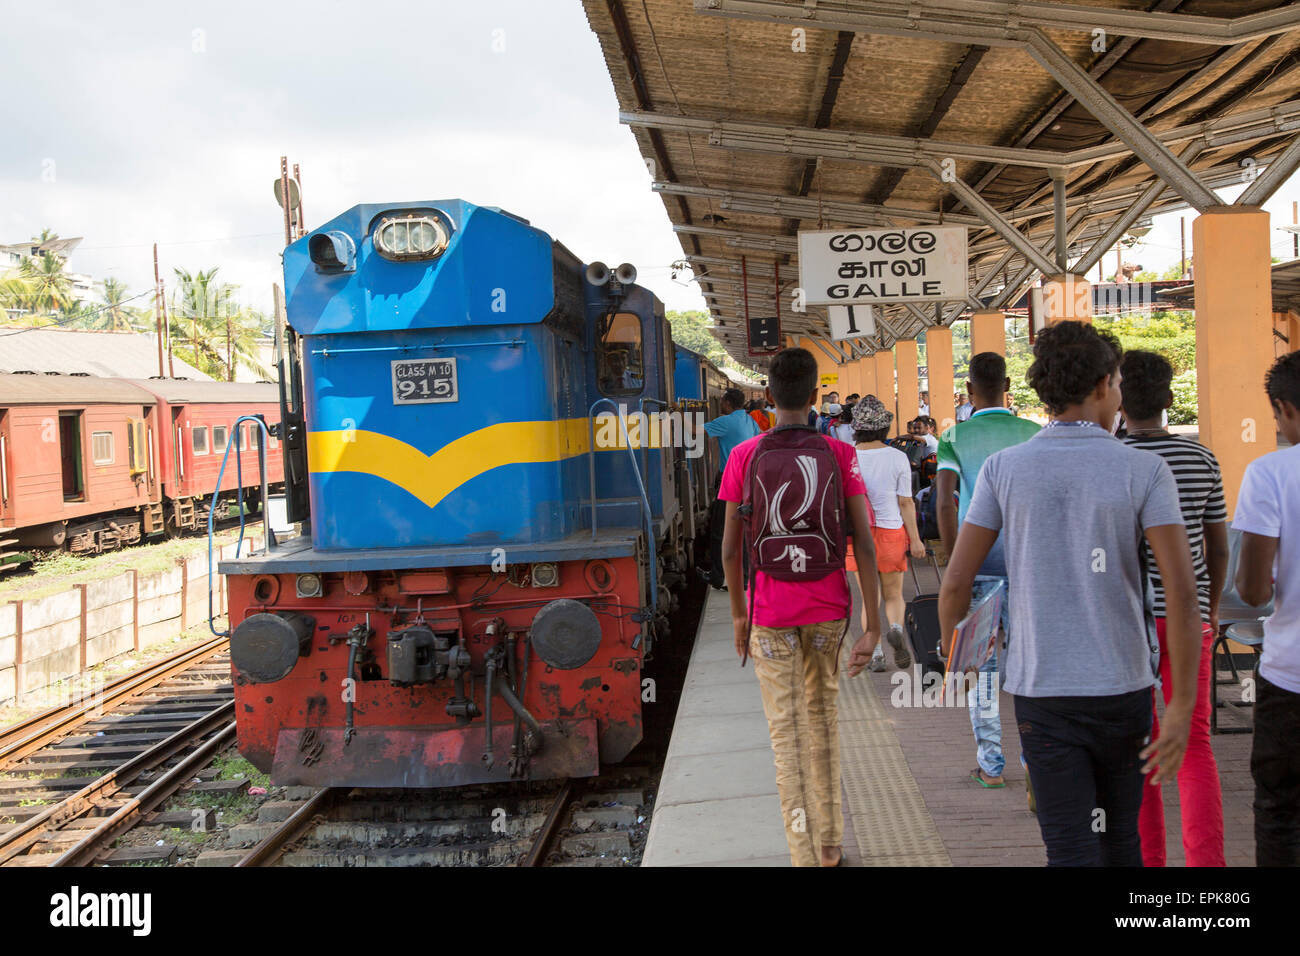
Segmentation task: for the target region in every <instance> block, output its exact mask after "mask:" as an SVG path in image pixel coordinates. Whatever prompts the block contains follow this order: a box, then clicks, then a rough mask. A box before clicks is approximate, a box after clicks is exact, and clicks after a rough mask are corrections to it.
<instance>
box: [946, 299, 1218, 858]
mask: <svg viewBox="0 0 1300 956" xmlns="http://www.w3.org/2000/svg"><path fill="white" fill-rule="evenodd" d="M1034 359H1035V361H1034V364H1033V365H1032V366H1030V368H1029V372H1028V373H1027V376H1026V378H1027V379H1028V381H1029V383H1030V384H1031V385H1032V386H1033V387H1034V388H1035V389H1036V390H1037V391H1038V394H1039V397H1040V398H1041V399H1042V400H1043V403H1044V404H1045V405H1046V406H1047V408H1048V411H1049V412H1051V414H1052V421H1051V422H1049V423H1048V425H1047V427H1045V428H1044V429H1043V430H1042V431H1041V432H1039V433H1038V434H1037V435H1035V436H1034V437H1033V438H1030V439H1029V440H1028V441H1026V442H1023V443H1022V444H1020V445H1016V446H1014V447H1012V448H1008V449H1005V450H1003V451H1000V452H997V453H995V454H994V455H992V456H990V457H989V459H988V460H987V461H986V462H985V463H984V467H983V468H982V469H981V471H980V474H979V478H978V480H977V481H976V485H975V495H974V498H973V500H972V501H971V504H970V508H969V509H968V510H967V512H966V520H965V522H964V523H963V524H962V527H961V531H960V533H959V534H958V537H957V544H956V547H955V548H954V550H953V554H952V558H951V559H950V560H949V564H948V572H947V574H946V576H945V578H944V581H943V587H942V589H941V591H940V595H939V614H940V625H941V628H942V633H943V634H944V635H945V645H946V644H947V643H948V641H949V640H950V639H951V638H950V637H949V636H950V635H951V634H952V631H953V628H954V627H955V626H956V624H957V622H958V621H959V620H960V619H961V618H962V617H963V616H964V615H965V613H966V610H967V608H968V607H969V606H970V592H971V585H972V583H973V581H974V579H975V575H976V573H977V572H978V570H979V567H980V564H981V563H982V562H983V560H984V558H985V556H986V555H987V554H988V553H989V551H990V549H991V548H992V547H993V545H994V543H995V542H996V541H997V540H998V537H999V534H1000V535H1001V537H1002V542H1003V546H1004V552H1005V555H1006V563H1007V576H1008V578H1009V579H1010V584H1011V593H1010V608H1011V618H1012V620H1014V621H1016V632H1015V634H1014V635H1013V636H1012V638H1011V640H1010V641H1008V644H1007V655H1006V665H1005V666H1006V690H1007V691H1008V692H1009V693H1011V694H1013V695H1014V697H1015V706H1016V721H1017V723H1018V725H1019V727H1020V741H1021V749H1022V751H1023V753H1024V756H1025V759H1026V761H1027V763H1028V767H1029V775H1030V779H1031V781H1032V783H1033V787H1034V794H1035V797H1036V800H1037V805H1038V822H1039V827H1040V829H1041V831H1042V834H1043V842H1044V843H1045V844H1046V846H1047V859H1048V864H1049V865H1054V866H1070V865H1075V866H1080V865H1083V866H1087V865H1092V866H1096V865H1115V866H1141V865H1142V852H1141V845H1140V842H1139V839H1138V827H1137V821H1138V810H1139V808H1140V806H1141V803H1142V779H1143V777H1142V774H1143V773H1146V772H1148V771H1151V770H1153V769H1154V770H1155V775H1154V779H1155V780H1157V781H1162V780H1166V779H1172V778H1173V777H1174V775H1175V774H1176V773H1177V771H1178V767H1179V765H1180V764H1181V762H1182V758H1183V752H1184V750H1185V749H1186V746H1187V734H1188V728H1189V725H1190V720H1191V713H1192V706H1193V704H1194V702H1195V698H1196V693H1195V675H1196V664H1197V657H1198V652H1199V650H1200V613H1199V610H1198V608H1197V604H1196V581H1195V577H1194V575H1193V572H1192V560H1191V553H1190V550H1189V548H1188V544H1187V532H1186V528H1185V526H1184V524H1183V519H1182V513H1181V511H1180V509H1179V504H1178V492H1177V487H1176V485H1175V484H1174V478H1173V474H1172V472H1170V470H1169V466H1168V465H1166V464H1165V462H1164V461H1163V460H1162V459H1161V458H1159V457H1158V456H1156V455H1152V454H1150V453H1149V452H1143V451H1139V450H1137V449H1135V448H1130V447H1128V446H1126V445H1124V444H1123V443H1121V442H1119V441H1117V440H1116V439H1115V438H1114V437H1112V435H1111V434H1110V431H1109V428H1110V425H1111V423H1112V422H1113V421H1114V419H1115V416H1116V414H1117V412H1118V410H1119V405H1120V389H1119V379H1120V376H1119V360H1120V350H1119V347H1118V345H1117V344H1116V343H1115V342H1114V340H1113V339H1111V338H1110V337H1108V336H1103V335H1102V334H1100V333H1098V332H1097V330H1096V329H1094V328H1093V327H1092V326H1091V325H1088V324H1086V323H1081V322H1061V323H1058V324H1056V325H1054V326H1051V327H1050V328H1048V329H1045V330H1044V331H1043V332H1042V333H1041V334H1040V336H1039V338H1038V341H1037V343H1036V344H1035V347H1034ZM1144 537H1145V539H1146V540H1147V542H1148V543H1149V544H1150V547H1151V553H1152V554H1153V555H1154V557H1155V560H1156V563H1157V564H1158V566H1159V569H1160V574H1161V578H1162V579H1163V580H1164V582H1165V595H1166V606H1167V615H1168V618H1167V620H1168V626H1167V634H1168V646H1169V656H1170V664H1171V671H1172V673H1173V675H1174V681H1173V683H1174V696H1173V697H1172V698H1171V700H1170V704H1169V706H1168V708H1167V709H1166V716H1165V720H1164V722H1163V725H1162V728H1161V731H1162V732H1161V735H1160V739H1159V740H1157V741H1154V742H1152V741H1151V740H1150V733H1151V690H1150V688H1151V686H1152V685H1153V683H1154V677H1153V668H1152V655H1153V651H1154V649H1155V648H1156V647H1157V645H1156V643H1155V637H1154V630H1153V626H1154V625H1153V620H1152V618H1151V614H1150V607H1149V605H1148V604H1147V599H1146V598H1147V589H1146V581H1145V569H1144V567H1143V564H1142V548H1141V543H1142V539H1143V538H1144ZM1144 760H1145V761H1146V763H1145V764H1144V763H1143V761H1144Z"/></svg>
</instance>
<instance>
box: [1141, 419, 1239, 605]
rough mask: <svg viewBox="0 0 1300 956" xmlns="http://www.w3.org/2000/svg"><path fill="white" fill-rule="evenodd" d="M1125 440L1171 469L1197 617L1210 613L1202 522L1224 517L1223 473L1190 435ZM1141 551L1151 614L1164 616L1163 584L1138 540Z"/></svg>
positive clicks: (1208, 450)
mask: <svg viewBox="0 0 1300 956" xmlns="http://www.w3.org/2000/svg"><path fill="white" fill-rule="evenodd" d="M1124 442H1125V444H1128V445H1132V446H1133V447H1135V448H1140V449H1142V450H1143V451H1149V452H1153V453H1154V454H1157V455H1159V456H1160V457H1161V458H1163V459H1164V460H1165V462H1166V463H1167V464H1168V465H1169V468H1170V470H1171V471H1172V472H1173V473H1174V481H1175V482H1176V483H1177V485H1178V503H1179V505H1180V506H1181V508H1182V512H1183V524H1185V525H1187V541H1188V543H1189V544H1190V545H1191V546H1192V568H1193V569H1194V570H1195V571H1196V595H1197V599H1198V601H1199V603H1200V605H1201V617H1202V618H1204V619H1206V620H1209V617H1210V571H1209V568H1208V567H1207V566H1206V564H1205V530H1204V527H1203V526H1204V525H1206V524H1214V523H1216V522H1221V521H1227V520H1228V509H1227V506H1226V505H1225V504H1224V501H1223V477H1222V475H1220V473H1219V461H1218V459H1217V458H1215V457H1214V452H1212V451H1210V449H1208V448H1206V447H1205V446H1204V445H1201V444H1199V443H1197V442H1194V441H1192V440H1191V439H1190V438H1180V437H1178V436H1176V435H1153V436H1150V437H1147V436H1135V435H1129V436H1127V437H1126V438H1125V439H1124ZM1142 555H1143V557H1144V559H1145V560H1146V562H1147V568H1148V569H1149V571H1150V575H1151V584H1152V586H1153V588H1154V591H1155V615H1156V617H1164V616H1165V588H1164V584H1163V582H1162V581H1161V580H1160V569H1159V568H1157V567H1156V562H1155V559H1154V558H1153V557H1152V556H1151V551H1150V548H1149V547H1148V545H1147V543H1146V541H1145V540H1143V542H1142Z"/></svg>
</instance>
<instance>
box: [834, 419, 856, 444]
mask: <svg viewBox="0 0 1300 956" xmlns="http://www.w3.org/2000/svg"><path fill="white" fill-rule="evenodd" d="M831 435H832V436H834V437H835V438H838V439H839V440H840V441H846V442H848V443H849V444H850V445H852V444H853V443H854V442H853V426H852V425H849V424H845V423H841V424H839V425H832V426H831Z"/></svg>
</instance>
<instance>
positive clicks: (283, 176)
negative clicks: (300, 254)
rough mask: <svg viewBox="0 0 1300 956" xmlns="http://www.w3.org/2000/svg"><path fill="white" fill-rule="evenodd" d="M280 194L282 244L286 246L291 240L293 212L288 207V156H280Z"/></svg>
mask: <svg viewBox="0 0 1300 956" xmlns="http://www.w3.org/2000/svg"><path fill="white" fill-rule="evenodd" d="M280 196H281V198H282V199H283V200H284V202H283V203H281V205H282V206H283V207H284V244H285V245H286V246H288V245H289V244H290V243H292V242H293V220H292V218H291V217H292V215H293V213H292V212H291V211H290V209H289V205H290V199H289V157H288V156H281V157H280Z"/></svg>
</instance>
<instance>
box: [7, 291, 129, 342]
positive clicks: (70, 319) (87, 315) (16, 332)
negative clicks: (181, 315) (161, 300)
mask: <svg viewBox="0 0 1300 956" xmlns="http://www.w3.org/2000/svg"><path fill="white" fill-rule="evenodd" d="M153 294H154V291H153V289H150V290H149V291H147V292H137V293H136V294H135V295H133V296H130V297H129V298H126V299H123V300H122V301H121V302H114V303H113V304H112V305H106V306H104V307H103V308H101V309H96V310H95V311H93V312H78V313H77V314H76V315H70V316H68V317H66V318H64V319H62V320H61V321H58V322H50V323H48V324H46V325H33V326H30V327H28V328H25V329H15V330H14V331H12V332H3V333H0V339H4V338H8V337H9V336H11V335H22V334H23V333H24V332H32V331H35V330H36V329H53V328H61V327H62V326H64V325H67V324H68V323H69V322H80V321H81V320H82V319H89V318H90V317H91V316H95V315H99V313H101V312H107V311H108V310H109V309H116V308H119V307H120V306H123V305H126V303H128V302H132V301H134V300H135V299H141V298H144V297H145V296H146V295H153ZM87 331H88V332H93V331H95V330H94V329H87Z"/></svg>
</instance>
